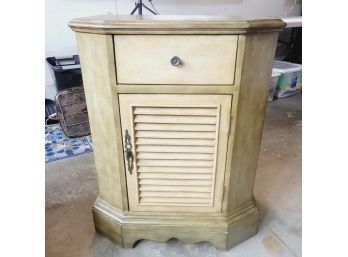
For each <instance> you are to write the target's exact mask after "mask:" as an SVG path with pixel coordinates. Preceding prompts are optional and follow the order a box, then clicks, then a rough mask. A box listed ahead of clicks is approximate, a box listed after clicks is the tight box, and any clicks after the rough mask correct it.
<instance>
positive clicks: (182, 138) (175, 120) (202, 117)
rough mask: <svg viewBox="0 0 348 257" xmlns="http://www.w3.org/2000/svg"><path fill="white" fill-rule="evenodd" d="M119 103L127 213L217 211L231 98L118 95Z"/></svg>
mask: <svg viewBox="0 0 348 257" xmlns="http://www.w3.org/2000/svg"><path fill="white" fill-rule="evenodd" d="M119 102H120V112H121V123H122V135H123V146H124V148H125V154H124V156H125V167H126V173H127V175H126V176H127V190H128V200H129V207H130V210H131V211H183V212H195V211H199V212H220V211H221V202H222V194H223V182H224V173H225V162H226V151H227V141H228V133H229V126H230V110H231V103H232V96H231V95H173V94H168V95H158V94H156V95H153V94H121V95H119ZM127 149H128V150H127ZM127 151H128V154H127ZM130 152H131V153H130ZM127 156H128V157H132V158H127Z"/></svg>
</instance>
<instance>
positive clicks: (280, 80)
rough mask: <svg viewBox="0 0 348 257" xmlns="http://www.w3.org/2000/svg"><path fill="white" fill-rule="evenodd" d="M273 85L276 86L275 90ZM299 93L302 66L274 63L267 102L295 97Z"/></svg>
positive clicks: (281, 62) (282, 62)
mask: <svg viewBox="0 0 348 257" xmlns="http://www.w3.org/2000/svg"><path fill="white" fill-rule="evenodd" d="M274 83H276V85H277V86H276V87H275V90H274ZM272 92H273V95H272ZM301 92H302V65H301V64H296V63H291V62H285V61H274V62H273V70H272V80H271V84H270V88H269V95H268V101H272V100H273V99H274V98H283V97H287V96H292V95H296V94H299V93H301Z"/></svg>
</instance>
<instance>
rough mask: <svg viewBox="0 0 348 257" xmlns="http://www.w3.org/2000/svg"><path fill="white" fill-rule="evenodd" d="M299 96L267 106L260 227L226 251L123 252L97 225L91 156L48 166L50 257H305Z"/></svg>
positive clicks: (156, 246)
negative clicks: (302, 248) (302, 254)
mask: <svg viewBox="0 0 348 257" xmlns="http://www.w3.org/2000/svg"><path fill="white" fill-rule="evenodd" d="M301 120H302V115H301V95H298V96H293V97H289V98H286V99H281V100H277V101H274V102H272V103H270V104H269V105H268V108H267V114H266V121H265V127H264V132H263V136H262V145H261V149H260V158H259V163H258V169H257V176H256V183H255V190H254V192H255V197H256V200H257V201H258V203H259V205H260V207H261V213H262V218H263V221H262V224H261V227H260V230H259V232H258V234H257V235H255V236H254V237H252V238H250V239H249V240H246V241H244V242H243V243H241V244H239V245H238V246H236V247H234V248H232V249H231V250H229V251H227V252H222V251H218V250H216V249H215V247H214V246H212V245H211V244H210V243H199V244H194V245H186V244H182V243H181V242H180V241H177V240H174V239H173V240H170V241H169V242H167V243H156V242H152V241H148V240H143V241H141V242H140V243H139V244H138V245H137V246H136V247H135V248H134V249H122V248H120V247H119V246H117V245H115V244H113V243H112V242H110V241H109V240H108V239H106V238H104V237H103V236H101V235H99V234H96V233H95V231H94V227H93V220H92V215H91V208H92V205H93V202H94V200H95V198H96V196H97V191H98V187H97V182H96V174H95V166H94V161H93V154H85V155H80V156H77V157H73V158H69V159H64V160H60V161H56V162H51V163H49V164H46V256H47V257H65V256H69V257H79V256H81V257H82V256H83V257H87V256H95V257H99V256H100V257H111V256H115V257H116V256H137V257H141V256H146V257H156V256H166V257H170V256H188V257H189V256H197V257H198V256H199V257H205V256H207V257H208V256H209V257H210V256H219V257H223V256H235V257H237V256H238V257H259V256H301V246H302V244H301V240H302V235H301V233H302V232H301V231H302V221H301V141H302V139H301V133H302V132H301Z"/></svg>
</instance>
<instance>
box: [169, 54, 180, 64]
mask: <svg viewBox="0 0 348 257" xmlns="http://www.w3.org/2000/svg"><path fill="white" fill-rule="evenodd" d="M170 63H171V64H172V65H173V66H179V65H181V64H182V61H181V59H180V58H179V57H178V56H173V57H172V59H170Z"/></svg>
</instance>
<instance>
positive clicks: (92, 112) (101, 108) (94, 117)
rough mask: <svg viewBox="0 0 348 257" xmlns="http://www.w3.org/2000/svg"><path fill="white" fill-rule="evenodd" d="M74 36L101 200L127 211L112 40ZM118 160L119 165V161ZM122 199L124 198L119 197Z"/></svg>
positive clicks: (97, 36)
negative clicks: (114, 89)
mask: <svg viewBox="0 0 348 257" xmlns="http://www.w3.org/2000/svg"><path fill="white" fill-rule="evenodd" d="M76 34H77V43H78V50H79V55H80V61H81V69H82V76H83V83H84V89H85V95H86V100H87V108H88V116H89V122H90V127H91V133H92V139H93V149H94V158H95V164H96V169H97V175H98V184H99V194H100V198H101V199H103V200H104V201H106V202H107V203H109V204H110V205H112V206H114V207H117V208H120V209H123V210H125V209H127V208H128V204H127V197H126V195H127V194H126V183H125V175H124V164H123V153H122V142H121V134H120V129H117V128H119V127H120V121H119V111H118V108H119V107H118V101H117V96H115V95H114V94H113V92H112V86H113V85H115V84H116V75H115V64H114V53H113V41H112V36H109V35H97V34H84V33H76ZM120 160H121V161H120ZM122 196H123V197H122Z"/></svg>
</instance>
